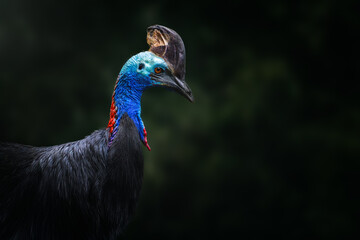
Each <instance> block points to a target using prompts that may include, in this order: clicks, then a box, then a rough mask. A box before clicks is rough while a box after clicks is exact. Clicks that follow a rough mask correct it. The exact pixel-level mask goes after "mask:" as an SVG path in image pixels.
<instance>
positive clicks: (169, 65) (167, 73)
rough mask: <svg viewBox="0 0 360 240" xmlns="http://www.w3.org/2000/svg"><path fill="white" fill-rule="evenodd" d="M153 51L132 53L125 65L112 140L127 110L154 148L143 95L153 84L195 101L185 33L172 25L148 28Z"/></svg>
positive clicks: (114, 101) (116, 99) (112, 114)
mask: <svg viewBox="0 0 360 240" xmlns="http://www.w3.org/2000/svg"><path fill="white" fill-rule="evenodd" d="M147 43H148V44H149V45H150V49H149V51H146V52H141V53H138V54H136V55H135V56H133V57H131V58H130V59H129V60H128V61H127V62H126V63H125V64H124V66H123V67H122V69H121V71H120V74H119V77H118V79H117V82H116V86H115V91H114V94H113V99H112V104H111V110H110V120H109V124H108V129H109V131H110V144H111V142H112V140H113V139H114V136H115V134H116V132H117V129H118V126H119V121H120V119H121V116H122V115H123V114H125V113H126V114H127V115H128V116H129V117H130V118H131V119H132V120H133V121H134V123H135V125H136V127H137V128H138V130H139V135H140V139H141V140H142V142H143V143H144V144H145V146H146V147H147V148H148V149H149V150H150V147H149V145H148V143H147V138H146V135H147V134H146V130H145V126H144V123H143V121H142V119H141V116H140V113H141V104H140V100H141V95H142V93H143V91H144V90H145V89H147V88H149V87H154V86H160V87H166V88H170V89H173V90H175V91H177V92H178V93H180V94H181V95H183V96H184V97H186V98H187V99H188V100H189V101H191V102H193V101H194V98H193V95H192V92H191V89H190V88H189V86H188V85H187V83H186V82H185V46H184V43H183V41H182V39H181V37H180V36H179V35H178V34H177V33H176V32H175V31H174V30H171V29H169V28H166V27H164V26H160V25H154V26H151V27H149V28H148V29H147Z"/></svg>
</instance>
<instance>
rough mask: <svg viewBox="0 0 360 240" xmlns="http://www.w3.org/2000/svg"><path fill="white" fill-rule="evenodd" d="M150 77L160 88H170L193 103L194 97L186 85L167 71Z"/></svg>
mask: <svg viewBox="0 0 360 240" xmlns="http://www.w3.org/2000/svg"><path fill="white" fill-rule="evenodd" d="M150 77H151V78H152V79H153V80H155V81H156V82H157V83H158V84H159V85H160V86H162V87H166V88H170V89H172V90H174V91H176V92H178V93H179V94H180V95H182V96H184V97H185V98H186V99H187V100H189V101H190V102H194V96H193V94H192V91H191V89H190V87H189V86H188V85H187V83H186V82H185V81H181V80H180V79H179V78H178V77H176V76H174V75H173V74H172V73H171V72H170V71H169V70H167V71H166V72H164V73H163V74H161V75H155V74H150Z"/></svg>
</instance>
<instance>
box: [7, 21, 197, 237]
mask: <svg viewBox="0 0 360 240" xmlns="http://www.w3.org/2000/svg"><path fill="white" fill-rule="evenodd" d="M147 42H148V44H149V45H150V49H149V51H145V52H141V53H139V54H137V55H135V56H133V57H131V58H130V59H129V60H128V61H127V62H126V63H125V65H124V66H123V67H122V69H121V71H120V74H119V76H118V78H117V81H116V84H115V89H114V93H113V96H112V103H111V107H110V120H109V123H108V125H107V128H105V129H102V130H97V131H95V132H93V133H92V134H91V135H90V136H87V137H85V138H84V139H82V140H79V141H75V142H70V143H65V144H62V145H57V146H51V147H32V146H25V145H20V144H9V143H1V144H0V239H2V240H3V239H16V240H20V239H21V240H22V239H34V240H35V239H36V240H38V239H46V240H51V239H62V240H64V239H77V240H79V239H87V240H89V239H106V240H109V239H117V238H118V236H119V235H120V234H121V232H122V231H123V229H124V227H125V226H126V225H127V223H128V221H129V218H130V217H131V216H132V214H133V213H134V209H135V206H136V203H137V200H138V197H139V191H140V188H141V184H142V177H143V155H142V149H141V143H143V144H144V145H145V146H146V147H147V148H148V149H149V150H150V147H149V144H148V142H147V133H146V130H145V126H144V123H143V121H142V119H141V116H140V113H141V106H140V100H141V95H142V93H143V91H144V90H145V89H147V88H149V87H153V86H161V87H166V88H171V89H174V90H175V91H177V92H179V93H180V94H182V95H183V96H185V97H186V98H187V99H188V100H190V101H193V96H192V92H191V90H190V88H189V87H188V85H187V84H186V82H185V47H184V43H183V41H182V39H181V38H180V36H179V35H178V34H177V33H176V32H175V31H173V30H171V29H169V28H166V27H164V26H159V25H155V26H151V27H149V28H148V31H147Z"/></svg>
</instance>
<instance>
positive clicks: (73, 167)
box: [0, 114, 143, 240]
mask: <svg viewBox="0 0 360 240" xmlns="http://www.w3.org/2000/svg"><path fill="white" fill-rule="evenodd" d="M108 135H109V133H108V131H107V130H106V129H104V130H98V131H95V132H94V133H93V134H91V135H90V136H88V137H86V138H84V139H82V140H79V141H75V142H71V143H66V144H62V145H58V146H52V147H31V146H24V145H19V144H6V143H1V144H0V239H34V240H35V239H115V238H116V236H118V235H119V233H120V232H121V231H122V230H123V228H124V227H125V226H126V224H127V222H128V219H129V217H130V216H131V215H132V213H133V211H134V210H135V205H136V202H137V201H136V200H137V198H138V196H139V192H140V188H141V182H142V174H143V156H142V151H141V142H140V139H139V137H138V133H137V129H136V127H135V125H134V123H133V121H132V120H131V119H130V118H129V117H128V116H127V115H126V114H125V115H123V117H122V119H121V121H120V125H119V131H118V134H117V135H116V137H115V139H114V140H113V143H112V144H111V146H110V147H109V148H108V139H109V136H108Z"/></svg>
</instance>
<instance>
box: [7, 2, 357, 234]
mask: <svg viewBox="0 0 360 240" xmlns="http://www.w3.org/2000/svg"><path fill="white" fill-rule="evenodd" d="M357 2H358V1H301V2H297V3H296V2H292V3H289V2H288V1H280V0H276V1H258V2H256V3H255V2H253V1H225V0H224V1H220V2H209V1H208V2H199V3H196V2H194V1H193V2H192V3H185V2H181V1H173V2H151V1H148V2H141V1H127V2H121V1H113V2H105V1H92V0H88V1H45V0H43V1H39V0H37V1H26V0H11V1H10V0H0V112H1V117H0V140H1V141H10V142H19V143H24V144H31V145H37V146H41V145H54V144H60V143H64V142H69V141H74V140H77V139H80V138H83V137H84V136H86V135H88V134H90V133H91V132H92V131H93V130H95V129H99V128H103V127H106V125H107V121H108V117H109V107H110V101H111V94H112V91H113V86H114V84H115V80H116V77H117V74H118V72H119V71H120V69H121V67H122V65H123V64H124V63H125V61H126V60H127V59H128V58H129V57H131V56H132V55H134V54H136V53H138V52H140V51H144V50H147V49H148V46H147V44H146V40H145V38H146V28H147V27H148V26H149V25H153V24H162V25H165V26H168V27H170V28H173V29H175V30H176V31H177V32H178V33H179V34H180V35H181V36H182V38H183V40H184V42H185V45H186V49H187V82H188V83H189V85H190V86H191V88H192V90H193V93H194V96H195V98H196V102H195V103H194V104H190V103H189V102H187V101H186V100H185V99H184V98H182V97H180V96H179V95H177V94H175V93H173V92H170V91H164V89H151V90H149V91H147V92H146V93H145V94H144V96H143V99H142V107H143V110H142V111H143V114H142V117H143V120H144V122H145V125H146V127H147V131H148V133H149V142H150V145H151V147H152V151H151V152H148V151H147V150H146V148H144V152H145V176H144V185H143V189H142V194H141V200H140V203H139V207H138V209H137V213H136V216H135V217H134V218H133V221H132V222H131V224H130V225H129V227H128V229H127V231H126V232H125V235H124V239H145V238H149V239H226V238H229V237H231V236H235V238H239V239H240V238H241V239H259V238H265V237H279V238H281V239H303V238H305V237H309V236H317V237H323V238H342V237H345V236H354V235H355V234H358V233H359V216H360V215H359V198H357V197H356V195H357V194H358V193H359V187H358V184H356V180H357V179H358V176H359V170H360V164H359V159H360V137H359V136H360V126H359V122H360V108H359V107H360V106H359V105H360V104H359V88H358V82H359V79H360V78H359V67H360V61H359V59H360V58H359V52H360V51H359V42H360V41H359V38H358V36H357V35H358V34H359V29H360V28H359V24H360V21H359V8H358V5H357V4H356V3H357ZM234 234H235V235H234ZM231 238H233V237H231Z"/></svg>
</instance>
